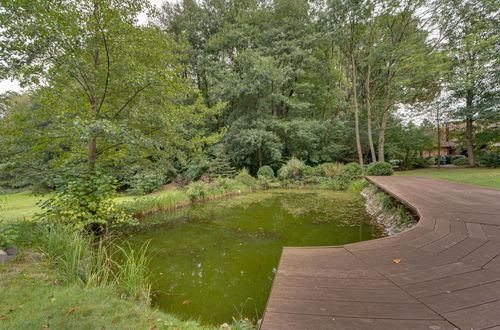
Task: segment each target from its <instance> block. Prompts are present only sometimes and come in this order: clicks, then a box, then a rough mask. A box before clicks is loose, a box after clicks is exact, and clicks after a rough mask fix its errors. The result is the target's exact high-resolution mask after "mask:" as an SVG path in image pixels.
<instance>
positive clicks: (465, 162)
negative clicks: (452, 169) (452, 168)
mask: <svg viewBox="0 0 500 330" xmlns="http://www.w3.org/2000/svg"><path fill="white" fill-rule="evenodd" d="M452 164H453V165H457V166H465V165H469V159H467V157H461V158H457V159H455V160H454V161H453V162H452Z"/></svg>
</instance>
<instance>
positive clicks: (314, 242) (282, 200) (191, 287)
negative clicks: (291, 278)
mask: <svg viewBox="0 0 500 330" xmlns="http://www.w3.org/2000/svg"><path fill="white" fill-rule="evenodd" d="M363 203H364V200H363V198H362V197H361V196H360V195H359V194H356V193H349V192H334V191H323V190H271V191H264V192H258V193H253V194H249V195H243V196H238V197H232V198H228V199H223V200H219V201H212V202H207V203H201V204H196V205H193V206H190V207H187V208H184V209H181V210H178V211H175V212H170V213H165V214H157V215H154V216H152V217H150V218H148V219H146V220H147V221H151V222H152V223H162V225H159V226H155V227H153V229H151V230H148V231H147V232H142V233H140V234H134V235H133V237H131V238H130V242H131V244H132V246H133V247H136V248H139V247H140V246H141V245H142V244H143V243H144V242H146V241H148V240H150V245H149V247H150V251H151V254H152V259H151V263H150V270H151V271H152V273H153V274H154V279H155V282H154V285H153V289H154V290H155V295H154V298H153V302H154V304H155V305H156V306H157V307H158V308H159V309H161V310H163V311H166V312H169V313H174V314H177V315H178V316H180V317H181V318H185V319H196V320H200V321H201V322H203V323H206V324H213V325H220V324H222V323H224V322H228V323H230V322H231V320H232V317H233V316H235V317H248V318H250V319H252V320H253V321H256V320H258V319H259V318H260V317H261V316H262V312H263V311H264V308H265V305H266V302H267V298H268V295H269V292H270V289H271V285H272V281H273V278H274V275H275V273H276V268H277V265H278V261H279V258H280V255H281V251H282V248H283V247H284V246H322V245H341V244H347V243H353V242H359V241H364V240H369V239H372V238H376V237H380V236H381V235H382V230H381V228H380V227H378V226H377V225H376V224H374V223H373V221H372V220H371V219H370V217H369V216H368V215H367V214H366V213H365V209H364V206H363Z"/></svg>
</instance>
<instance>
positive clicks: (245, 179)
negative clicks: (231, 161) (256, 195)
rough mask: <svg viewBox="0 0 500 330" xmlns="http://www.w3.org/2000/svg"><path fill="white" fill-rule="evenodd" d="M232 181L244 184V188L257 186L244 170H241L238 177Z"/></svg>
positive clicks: (255, 181) (254, 180)
mask: <svg viewBox="0 0 500 330" xmlns="http://www.w3.org/2000/svg"><path fill="white" fill-rule="evenodd" d="M234 179H235V180H236V181H237V182H239V183H242V184H244V185H245V186H247V187H249V188H252V187H254V186H256V185H257V180H256V179H255V178H254V177H253V176H251V175H250V173H248V170H247V169H246V168H244V169H242V170H241V171H240V172H239V173H238V175H236V176H235V177H234Z"/></svg>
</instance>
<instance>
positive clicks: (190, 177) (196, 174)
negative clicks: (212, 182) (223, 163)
mask: <svg viewBox="0 0 500 330" xmlns="http://www.w3.org/2000/svg"><path fill="white" fill-rule="evenodd" d="M207 170H208V166H207V165H205V164H203V163H201V162H198V161H191V162H190V163H189V165H188V166H186V168H185V169H184V178H185V180H186V181H187V182H192V181H196V180H198V179H199V178H201V176H202V175H203V174H205V173H206V172H207Z"/></svg>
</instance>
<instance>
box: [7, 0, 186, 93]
mask: <svg viewBox="0 0 500 330" xmlns="http://www.w3.org/2000/svg"><path fill="white" fill-rule="evenodd" d="M149 1H150V2H151V3H152V4H153V5H155V6H156V7H160V5H161V4H162V3H163V2H165V1H166V0H149ZM167 1H169V2H177V1H178V0H167ZM145 21H146V15H145V14H144V15H140V16H139V22H140V23H144V22H145ZM7 91H14V92H19V91H21V87H20V86H19V82H18V81H16V80H13V81H12V80H0V94H1V93H4V92H7Z"/></svg>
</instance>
